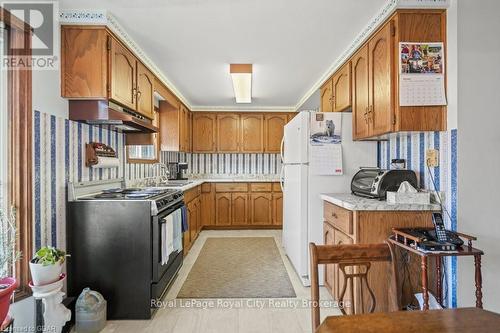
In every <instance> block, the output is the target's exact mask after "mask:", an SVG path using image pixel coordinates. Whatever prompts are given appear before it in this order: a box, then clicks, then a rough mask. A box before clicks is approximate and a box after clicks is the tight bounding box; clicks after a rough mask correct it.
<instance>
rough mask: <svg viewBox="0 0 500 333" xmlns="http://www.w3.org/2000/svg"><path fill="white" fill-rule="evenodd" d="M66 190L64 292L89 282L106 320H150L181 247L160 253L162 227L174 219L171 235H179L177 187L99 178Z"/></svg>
mask: <svg viewBox="0 0 500 333" xmlns="http://www.w3.org/2000/svg"><path fill="white" fill-rule="evenodd" d="M69 193H71V194H75V195H74V196H73V197H70V198H69V200H68V217H67V218H68V221H71V223H68V227H67V247H68V253H70V254H71V257H70V258H68V272H69V274H68V293H69V295H70V296H75V297H77V296H78V295H79V294H80V293H81V291H82V289H83V288H85V287H90V288H91V289H93V290H97V291H99V292H100V293H101V294H103V296H104V298H105V299H106V300H107V302H108V309H107V315H108V319H150V318H151V315H152V313H153V312H154V311H155V310H156V308H155V307H154V306H153V305H154V304H158V302H153V301H157V300H161V299H162V298H163V296H164V295H165V293H166V290H167V288H168V286H169V285H170V284H171V283H172V281H173V280H174V278H175V276H176V274H177V272H178V270H179V269H180V267H181V266H182V262H183V250H182V246H181V248H180V249H177V250H175V251H173V252H171V253H170V254H169V256H168V258H167V259H166V260H164V259H165V258H162V255H163V254H162V252H163V250H162V248H163V247H164V246H165V240H164V239H163V238H164V232H163V231H162V227H163V228H164V229H166V230H169V229H168V228H165V227H164V225H166V224H167V223H176V224H175V225H176V226H178V227H172V230H174V231H173V233H174V237H175V238H176V239H179V237H180V238H181V239H182V232H183V231H185V230H184V229H185V228H183V227H182V226H181V225H179V215H181V216H182V221H184V220H185V216H186V213H185V206H184V196H183V192H182V191H180V190H178V189H167V188H158V187H155V188H126V187H125V186H124V185H123V184H121V183H119V182H107V183H102V182H101V183H97V184H85V183H84V184H82V185H80V184H77V186H75V185H74V184H70V188H69ZM179 213H180V214H179ZM169 216H172V217H171V218H170V217H169ZM175 216H177V217H175ZM174 217H175V218H174Z"/></svg>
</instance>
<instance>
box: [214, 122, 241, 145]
mask: <svg viewBox="0 0 500 333" xmlns="http://www.w3.org/2000/svg"><path fill="white" fill-rule="evenodd" d="M217 151H218V152H222V153H237V152H239V151H240V115H239V114H233V113H227V114H225V113H220V114H218V115H217Z"/></svg>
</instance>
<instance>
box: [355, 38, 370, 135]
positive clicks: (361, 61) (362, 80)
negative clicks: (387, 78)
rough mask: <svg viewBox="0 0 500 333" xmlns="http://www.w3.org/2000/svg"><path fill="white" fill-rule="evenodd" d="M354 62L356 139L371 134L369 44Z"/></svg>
mask: <svg viewBox="0 0 500 333" xmlns="http://www.w3.org/2000/svg"><path fill="white" fill-rule="evenodd" d="M351 62H352V120H353V122H352V126H353V137H354V139H362V138H366V137H368V136H370V131H369V123H368V121H369V118H368V107H369V106H370V101H369V89H368V81H369V79H368V46H367V45H365V46H363V47H362V48H361V49H360V50H359V51H358V53H356V54H355V55H354V57H353V58H352V60H351Z"/></svg>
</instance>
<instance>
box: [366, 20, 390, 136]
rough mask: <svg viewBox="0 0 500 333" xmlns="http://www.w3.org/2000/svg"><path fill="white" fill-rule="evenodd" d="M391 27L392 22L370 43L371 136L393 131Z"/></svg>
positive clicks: (369, 111)
mask: <svg viewBox="0 0 500 333" xmlns="http://www.w3.org/2000/svg"><path fill="white" fill-rule="evenodd" d="M391 26H392V22H389V23H388V24H386V25H385V26H384V27H383V28H382V29H381V30H380V31H379V32H377V33H376V34H375V35H374V36H373V38H372V39H371V40H370V41H369V43H368V50H369V57H368V58H369V75H370V79H369V92H370V107H369V110H368V114H369V119H370V122H371V124H370V126H371V135H380V134H384V133H387V132H390V131H392V115H393V112H394V108H393V103H392V90H393V89H392V72H391V71H392V70H391V67H392V66H391V64H392V58H393V56H392V52H391V49H392V48H391V45H392V36H391Z"/></svg>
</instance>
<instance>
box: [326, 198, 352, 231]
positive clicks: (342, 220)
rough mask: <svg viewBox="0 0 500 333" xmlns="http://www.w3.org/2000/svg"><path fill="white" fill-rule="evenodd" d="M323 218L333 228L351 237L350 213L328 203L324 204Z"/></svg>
mask: <svg viewBox="0 0 500 333" xmlns="http://www.w3.org/2000/svg"><path fill="white" fill-rule="evenodd" d="M323 217H324V219H325V221H328V222H329V223H330V224H331V225H332V226H334V227H335V228H337V229H339V230H341V231H343V232H345V233H347V234H349V235H352V233H353V227H352V212H351V211H350V210H347V209H344V208H341V207H339V206H336V205H334V204H331V203H329V202H324V210H323Z"/></svg>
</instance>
